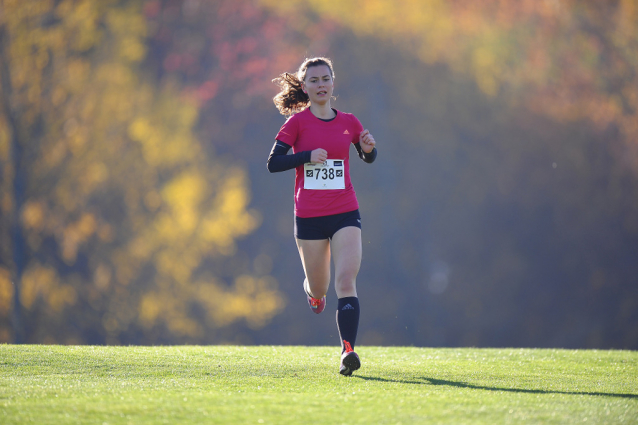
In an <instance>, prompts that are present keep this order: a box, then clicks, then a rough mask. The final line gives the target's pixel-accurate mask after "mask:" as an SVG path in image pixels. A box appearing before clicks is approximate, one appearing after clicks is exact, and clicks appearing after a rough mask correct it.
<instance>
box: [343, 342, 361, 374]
mask: <svg viewBox="0 0 638 425" xmlns="http://www.w3.org/2000/svg"><path fill="white" fill-rule="evenodd" d="M343 345H344V346H345V349H346V350H345V351H344V352H343V354H342V355H341V366H340V367H339V373H340V374H342V375H343V376H350V375H352V372H354V371H355V370H357V369H359V368H360V367H361V360H359V356H358V355H357V353H355V352H354V351H353V350H352V347H351V346H350V343H349V342H348V341H346V340H344V341H343Z"/></svg>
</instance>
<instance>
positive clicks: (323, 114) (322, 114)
mask: <svg viewBox="0 0 638 425" xmlns="http://www.w3.org/2000/svg"><path fill="white" fill-rule="evenodd" d="M310 112H312V114H313V115H314V116H315V117H317V118H321V119H324V120H329V119H330V118H334V116H335V111H333V110H332V108H331V107H330V102H326V103H324V104H323V105H319V104H314V103H311V104H310Z"/></svg>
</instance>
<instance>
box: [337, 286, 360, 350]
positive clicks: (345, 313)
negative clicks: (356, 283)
mask: <svg viewBox="0 0 638 425" xmlns="http://www.w3.org/2000/svg"><path fill="white" fill-rule="evenodd" d="M337 328H338V329H339V337H340V338H341V352H342V353H343V352H344V351H345V349H346V345H345V344H344V341H347V342H348V343H349V344H350V347H352V349H354V344H355V342H356V340H357V330H358V329H359V298H357V297H344V298H339V301H338V304H337Z"/></svg>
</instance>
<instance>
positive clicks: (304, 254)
mask: <svg viewBox="0 0 638 425" xmlns="http://www.w3.org/2000/svg"><path fill="white" fill-rule="evenodd" d="M297 248H298V249H299V256H300V257H301V264H302V265H303V269H304V272H305V273H306V282H307V283H306V282H304V286H305V289H306V290H307V291H308V293H309V295H310V296H311V297H313V298H317V299H321V298H323V297H324V296H325V295H326V293H327V292H328V286H329V285H330V243H329V241H328V239H320V240H306V239H297ZM306 285H307V286H306Z"/></svg>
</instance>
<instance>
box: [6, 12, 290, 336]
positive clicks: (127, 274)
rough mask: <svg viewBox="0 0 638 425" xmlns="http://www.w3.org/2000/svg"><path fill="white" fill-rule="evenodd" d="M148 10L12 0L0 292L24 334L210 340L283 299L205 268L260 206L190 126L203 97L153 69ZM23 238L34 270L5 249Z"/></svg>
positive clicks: (240, 176)
mask: <svg viewBox="0 0 638 425" xmlns="http://www.w3.org/2000/svg"><path fill="white" fill-rule="evenodd" d="M142 7H143V2H138V1H131V2H126V3H122V2H120V1H115V0H113V1H102V2H98V3H96V2H92V1H81V0H77V1H72V0H66V1H44V0H42V1H36V0H31V1H19V2H18V1H10V0H4V1H3V2H2V13H0V34H2V38H1V41H2V44H3V46H2V50H0V52H1V53H2V56H1V57H0V60H2V67H0V72H1V73H2V75H1V76H2V83H3V84H2V93H1V94H2V97H3V104H2V116H1V118H0V153H1V154H2V157H1V159H2V171H3V202H2V208H3V217H7V218H6V219H3V241H6V240H5V239H4V236H5V235H7V230H6V229H7V227H8V226H13V228H14V229H19V234H18V233H17V235H18V236H16V237H14V238H13V246H11V247H9V248H8V249H7V247H3V248H4V249H3V251H2V263H1V265H0V267H1V268H0V302H2V303H3V307H7V306H8V304H7V298H10V297H11V295H10V294H15V295H16V296H18V295H19V296H20V304H21V305H22V306H23V307H24V309H25V310H24V324H25V340H26V341H28V342H47V341H48V342H52V341H57V342H89V343H105V342H107V343H118V342H120V343H127V342H128V343H132V342H136V343H150V342H156V343H157V342H159V343H161V342H168V341H172V342H175V341H213V340H214V338H215V329H216V328H218V327H222V326H226V325H228V324H229V323H232V322H234V321H237V320H246V321H247V323H248V324H249V325H250V326H251V327H255V328H259V327H261V326H263V325H264V324H265V323H267V321H268V320H269V319H270V318H271V317H272V316H273V315H274V314H276V313H277V312H278V311H280V309H281V308H282V305H283V298H282V296H281V294H280V292H279V291H278V289H277V282H276V281H275V280H274V279H273V278H272V277H269V276H268V275H263V274H262V275H253V274H244V275H235V276H234V277H233V279H230V280H226V279H220V277H218V276H217V275H216V273H215V270H214V269H211V268H210V267H209V266H207V263H208V262H209V261H210V260H211V259H215V258H220V257H228V256H230V255H232V254H233V252H234V250H235V249H236V245H235V240H236V239H237V238H240V237H243V236H245V235H247V234H249V233H250V232H251V231H253V230H254V229H255V228H256V226H258V224H259V221H260V219H259V214H257V212H256V211H254V210H249V209H248V202H249V193H248V190H247V182H246V177H245V172H244V171H242V169H241V168H238V167H237V166H233V165H232V164H231V163H228V162H224V163H222V162H220V161H215V160H213V159H211V157H210V155H208V154H207V152H206V149H205V148H204V147H203V146H202V145H201V143H200V142H199V141H198V139H197V137H195V135H194V134H193V130H192V129H193V127H194V125H195V123H196V122H197V119H198V115H199V109H198V107H199V103H198V99H195V98H193V96H188V95H187V94H185V93H184V92H183V91H182V90H181V89H180V82H179V81H176V80H174V79H172V80H171V79H165V80H164V79H161V80H157V78H156V77H155V76H153V75H152V74H149V73H147V72H145V71H144V68H143V67H142V63H143V61H144V58H145V57H146V54H147V52H146V50H147V48H146V46H145V40H146V37H147V31H148V27H147V24H146V21H145V18H144V15H143V13H142ZM158 81H159V82H158ZM20 150H21V151H20ZM12 159H13V161H12ZM211 165H212V166H211ZM8 182H14V184H13V185H12V186H11V185H9V184H8ZM11 219H12V220H13V221H11ZM20 238H24V240H25V242H26V244H25V245H26V246H25V249H24V252H23V258H24V260H23V261H24V263H23V266H24V269H21V268H20V267H19V266H20V264H16V262H15V261H11V259H10V258H8V257H7V253H8V252H11V251H13V252H14V253H17V252H19V250H18V249H16V248H17V247H19V241H20ZM16 242H17V244H16ZM3 245H6V243H4V244H3ZM16 265H17V266H18V267H16ZM8 269H11V270H13V273H14V277H13V279H11V280H13V282H14V283H15V284H16V288H18V289H19V290H20V292H15V291H13V290H12V286H11V280H10V277H9V276H10V275H9V273H8V271H7V270H8ZM5 311H9V310H8V309H6V310H5V309H4V308H3V312H5ZM6 323H7V322H6V320H5V321H3V322H2V325H3V326H5V327H4V328H3V331H2V334H0V337H2V338H3V340H5V341H6V340H7V336H8V332H7V329H6Z"/></svg>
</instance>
